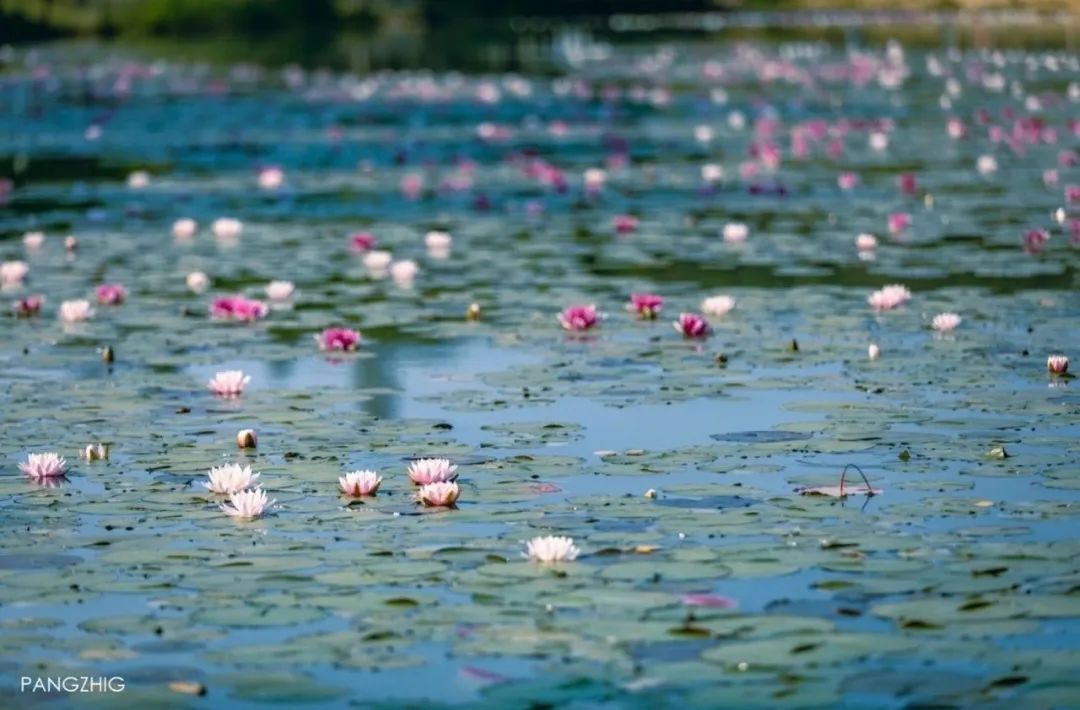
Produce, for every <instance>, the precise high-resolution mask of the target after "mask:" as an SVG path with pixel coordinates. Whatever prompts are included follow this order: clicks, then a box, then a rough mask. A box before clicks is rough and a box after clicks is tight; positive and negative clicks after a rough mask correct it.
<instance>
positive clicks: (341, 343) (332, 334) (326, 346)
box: [315, 328, 360, 351]
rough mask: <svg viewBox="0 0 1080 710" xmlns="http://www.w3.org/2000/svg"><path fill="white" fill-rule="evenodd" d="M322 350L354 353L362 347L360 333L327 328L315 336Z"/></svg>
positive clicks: (346, 329)
mask: <svg viewBox="0 0 1080 710" xmlns="http://www.w3.org/2000/svg"><path fill="white" fill-rule="evenodd" d="M315 342H317V343H318V344H319V349H320V350H329V351H352V350H356V348H357V347H358V346H359V345H360V331H358V330H350V329H349V328H327V329H326V330H324V331H323V332H321V333H319V334H318V335H316V336H315Z"/></svg>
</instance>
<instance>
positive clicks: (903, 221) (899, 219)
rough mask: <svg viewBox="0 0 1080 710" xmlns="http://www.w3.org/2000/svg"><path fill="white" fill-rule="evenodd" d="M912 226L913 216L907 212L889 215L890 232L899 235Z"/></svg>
mask: <svg viewBox="0 0 1080 710" xmlns="http://www.w3.org/2000/svg"><path fill="white" fill-rule="evenodd" d="M910 226H911V215H909V214H907V213H906V212H894V213H892V214H891V215H889V232H890V233H892V234H899V233H901V232H903V231H904V230H906V229H907V228H908V227H910Z"/></svg>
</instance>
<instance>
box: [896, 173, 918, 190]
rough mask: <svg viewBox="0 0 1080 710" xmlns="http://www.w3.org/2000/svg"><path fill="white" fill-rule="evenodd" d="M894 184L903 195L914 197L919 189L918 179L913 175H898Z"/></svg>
mask: <svg viewBox="0 0 1080 710" xmlns="http://www.w3.org/2000/svg"><path fill="white" fill-rule="evenodd" d="M896 184H897V186H899V188H900V192H902V193H904V194H905V195H908V196H910V195H914V194H915V192H916V191H918V189H919V182H918V179H917V178H916V177H915V173H900V175H898V176H897V178H896Z"/></svg>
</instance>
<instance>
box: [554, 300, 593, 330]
mask: <svg viewBox="0 0 1080 710" xmlns="http://www.w3.org/2000/svg"><path fill="white" fill-rule="evenodd" d="M558 318H559V323H560V324H562V327H563V328H564V329H566V330H570V331H582V330H589V329H591V328H594V327H596V325H597V324H598V323H599V322H600V314H599V313H598V312H597V310H596V306H594V305H591V304H590V305H588V306H568V307H567V308H565V309H563V312H562V313H560V314H559V316H558Z"/></svg>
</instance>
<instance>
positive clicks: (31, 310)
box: [13, 296, 45, 318]
mask: <svg viewBox="0 0 1080 710" xmlns="http://www.w3.org/2000/svg"><path fill="white" fill-rule="evenodd" d="M43 303H45V297H44V296H27V297H26V298H20V299H19V300H17V301H15V304H14V308H13V309H14V311H15V315H17V316H19V317H20V318H29V317H30V316H35V315H37V314H38V313H39V312H40V311H41V306H42V304H43Z"/></svg>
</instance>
